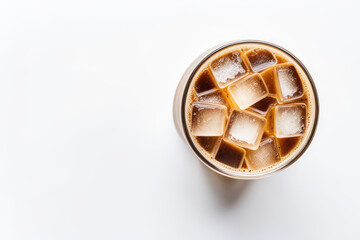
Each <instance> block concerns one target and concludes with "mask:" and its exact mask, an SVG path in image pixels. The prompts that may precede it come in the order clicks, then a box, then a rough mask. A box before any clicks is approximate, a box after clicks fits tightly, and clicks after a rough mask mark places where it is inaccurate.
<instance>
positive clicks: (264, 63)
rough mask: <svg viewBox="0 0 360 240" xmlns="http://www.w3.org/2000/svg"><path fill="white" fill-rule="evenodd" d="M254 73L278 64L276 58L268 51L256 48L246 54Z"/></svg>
mask: <svg viewBox="0 0 360 240" xmlns="http://www.w3.org/2000/svg"><path fill="white" fill-rule="evenodd" d="M245 55H246V57H247V58H248V60H249V63H250V67H251V69H252V70H253V72H260V71H262V70H264V69H266V68H269V67H271V66H274V65H275V64H276V58H275V56H274V54H272V53H271V52H270V51H269V50H267V49H262V48H256V49H252V50H250V51H248V52H246V53H245Z"/></svg>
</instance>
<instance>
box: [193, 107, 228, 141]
mask: <svg viewBox="0 0 360 240" xmlns="http://www.w3.org/2000/svg"><path fill="white" fill-rule="evenodd" d="M226 112H227V108H226V107H225V106H222V105H218V104H210V103H201V102H195V103H193V106H192V124H191V133H192V134H193V135H194V136H203V137H205V136H206V137H209V136H210V137H212V136H221V135H223V133H224V127H225V120H226Z"/></svg>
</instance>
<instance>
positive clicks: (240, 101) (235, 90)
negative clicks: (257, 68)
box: [228, 73, 269, 110]
mask: <svg viewBox="0 0 360 240" xmlns="http://www.w3.org/2000/svg"><path fill="white" fill-rule="evenodd" d="M228 89H229V93H230V95H231V97H232V99H233V100H234V102H235V103H236V104H237V105H238V107H239V108H240V109H241V110H244V109H246V108H248V107H250V106H251V105H253V104H254V103H256V102H258V101H260V100H261V99H263V98H265V97H266V96H267V95H268V93H269V91H268V89H267V87H266V84H265V82H264V80H263V79H262V77H261V75H260V74H258V73H256V74H252V75H250V76H248V77H246V78H245V79H242V80H239V81H237V82H234V83H232V84H231V85H230V86H229V88H228Z"/></svg>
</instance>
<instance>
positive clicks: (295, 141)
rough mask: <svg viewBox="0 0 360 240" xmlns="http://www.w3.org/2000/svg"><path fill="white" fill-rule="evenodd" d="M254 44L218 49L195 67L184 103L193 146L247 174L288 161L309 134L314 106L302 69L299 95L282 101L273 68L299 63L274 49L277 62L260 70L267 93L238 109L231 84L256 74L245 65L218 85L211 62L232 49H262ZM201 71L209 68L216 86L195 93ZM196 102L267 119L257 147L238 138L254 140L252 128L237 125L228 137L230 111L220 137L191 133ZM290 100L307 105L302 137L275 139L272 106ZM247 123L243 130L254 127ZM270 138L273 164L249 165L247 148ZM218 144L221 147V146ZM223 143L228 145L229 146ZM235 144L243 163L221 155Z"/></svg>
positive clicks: (208, 156) (230, 52) (210, 159)
mask: <svg viewBox="0 0 360 240" xmlns="http://www.w3.org/2000/svg"><path fill="white" fill-rule="evenodd" d="M254 45H255V47H252V45H249V47H232V48H229V49H226V51H224V53H223V54H221V51H220V53H217V54H214V55H213V57H210V58H209V60H207V61H205V62H204V63H203V65H202V66H201V67H200V69H199V70H198V72H199V73H197V74H196V75H195V77H194V81H193V84H192V87H190V92H189V94H188V98H187V99H188V103H189V104H190V105H188V104H187V106H190V107H189V108H186V109H189V110H187V116H188V117H187V119H188V123H189V124H190V125H189V131H190V136H191V137H192V139H193V142H194V143H195V146H196V148H197V149H198V150H199V151H200V153H201V154H202V155H203V156H204V157H205V158H206V159H207V160H208V161H210V162H213V163H214V164H215V165H218V166H219V167H220V166H223V167H224V166H225V167H226V168H229V169H232V170H233V171H239V172H248V173H255V172H263V171H268V170H269V169H272V168H274V167H276V166H278V165H279V164H280V165H281V163H283V162H286V161H288V160H291V159H292V156H293V155H294V153H295V152H298V150H297V149H300V150H301V146H303V143H304V141H305V140H304V139H306V138H305V137H304V136H308V134H305V133H306V132H307V128H308V127H307V122H311V121H312V119H313V118H312V117H311V115H310V114H309V112H311V114H313V110H312V109H313V108H314V106H313V105H312V98H313V92H312V86H311V83H310V82H309V81H308V78H307V76H306V73H304V72H303V71H302V70H301V71H297V74H298V78H299V79H300V81H303V80H302V79H306V82H305V83H303V84H302V85H301V87H302V88H301V89H302V92H303V94H302V96H300V97H295V95H296V94H294V96H292V97H291V98H289V99H285V101H283V100H281V95H280V94H279V90H280V87H279V86H280V84H278V80H279V79H278V78H277V77H278V76H277V75H275V74H277V72H276V68H277V67H284V66H291V65H292V66H297V67H298V65H297V63H296V62H294V61H292V59H291V57H289V56H288V55H286V54H284V53H283V52H281V51H278V50H274V52H273V53H274V56H275V58H276V59H277V65H273V66H270V67H268V68H267V69H264V70H262V71H260V72H259V73H260V75H261V77H262V79H263V81H264V83H265V85H266V87H267V88H268V91H269V93H268V94H267V95H266V96H265V97H264V98H262V99H261V100H259V101H256V102H255V103H254V104H252V105H251V106H249V107H247V108H246V109H245V110H241V109H239V106H238V105H237V104H236V102H235V101H234V99H233V97H232V96H231V92H230V91H229V89H230V86H231V85H233V84H235V83H236V82H241V81H243V80H244V79H245V78H247V77H248V76H249V75H251V74H257V73H256V72H253V70H252V69H251V68H247V71H246V73H245V74H244V75H243V76H241V77H239V78H236V77H235V80H234V79H230V80H226V81H225V82H226V83H225V84H224V85H221V84H219V82H218V81H217V80H216V77H215V75H214V72H213V70H212V66H211V64H212V63H214V62H215V61H216V60H218V59H221V58H222V57H225V56H229V55H230V54H232V53H233V52H237V51H238V52H240V51H242V52H244V53H246V52H247V51H251V50H252V49H255V48H256V49H258V48H261V45H256V44H254ZM239 46H241V45H239ZM240 56H242V57H243V59H245V61H248V60H247V59H246V57H244V55H241V54H240ZM245 66H246V64H245ZM209 69H210V70H209ZM204 70H208V71H209V72H210V77H211V78H210V79H211V80H212V81H213V82H214V83H215V87H212V88H211V89H209V90H207V91H203V92H202V93H198V92H196V91H195V85H194V83H195V80H196V79H198V77H199V75H200V74H201V73H202V72H204ZM295 70H296V68H295ZM280 75H281V74H280ZM295 79H296V77H295ZM216 85H217V86H216ZM220 85H221V86H220ZM295 85H296V84H295ZM296 86H298V85H296ZM297 92H299V91H297ZM219 93H221V94H219ZM247 94H248V93H247ZM309 96H310V97H309ZM224 100H225V101H226V102H227V104H224V102H223V101H224ZM195 102H198V103H207V104H212V105H219V103H220V104H221V105H223V106H224V107H227V108H228V111H229V113H233V112H234V111H242V112H246V113H249V114H251V115H255V116H257V117H260V118H262V119H266V120H265V127H264V131H263V132H262V134H261V136H260V137H259V139H257V138H256V140H255V141H256V142H257V141H258V142H259V143H258V146H257V148H256V147H254V145H255V144H253V145H250V147H249V145H246V144H245V143H247V142H246V141H241V140H240V139H241V138H243V139H247V140H248V141H249V142H254V140H253V139H255V136H256V134H254V133H253V131H252V130H248V131H243V129H245V128H243V129H241V130H240V131H239V129H240V128H238V129H236V127H235V128H233V132H232V133H233V135H235V136H236V135H237V134H238V135H237V138H236V137H235V136H232V137H229V135H228V134H227V132H228V130H229V126H232V124H231V114H229V113H228V115H227V117H226V118H225V127H224V131H223V134H222V135H220V136H202V137H199V136H195V135H193V134H192V129H191V123H192V107H191V106H192V104H193V103H195ZM214 103H215V104H214ZM293 103H303V104H305V105H306V109H307V110H306V113H305V115H306V116H305V128H304V129H303V133H302V134H301V136H295V137H284V138H278V137H277V136H276V134H275V132H276V131H275V130H276V129H275V124H276V119H275V117H276V116H275V115H276V114H275V109H276V107H277V106H282V105H285V104H293ZM246 124H248V126H249V128H246V129H253V128H254V125H251V122H250V121H249V122H246ZM241 125H243V124H241ZM243 126H244V125H243ZM212 134H214V133H212ZM269 138H271V139H274V140H275V143H276V144H277V147H278V156H279V159H277V158H275V160H276V161H274V163H272V164H270V163H269V164H268V165H267V166H266V167H256V166H252V167H250V166H248V165H247V163H248V162H249V154H250V151H254V152H256V151H257V150H258V149H259V148H260V146H261V144H262V142H263V141H265V140H267V139H269ZM240 142H242V143H243V144H245V146H244V145H240V144H239V143H240ZM225 143H227V144H228V145H226V144H225ZM221 144H222V145H223V146H222V147H221V148H220V145H221ZM224 144H225V145H224ZM226 146H228V148H227V147H226ZM234 146H235V147H238V148H240V149H241V150H239V149H237V148H235V149H237V152H238V154H236V158H235V159H242V160H241V161H242V163H239V164H240V165H238V164H237V162H238V160H230V157H222V156H229V155H231V154H228V155H226V154H224V152H225V149H233V147H234ZM255 146H256V145H255ZM266 146H267V145H266ZM255 148H256V150H255ZM220 149H221V150H220ZM219 150H220V151H219ZM242 150H243V151H242ZM259 153H260V152H259ZM242 154H244V157H243V158H242V157H241V156H242ZM240 157H241V158H240ZM216 158H218V159H216ZM221 159H222V161H219V160H221ZM224 159H227V160H226V161H225V160H224ZM226 162H232V163H228V164H226ZM270 162H271V161H270ZM250 165H251V163H250Z"/></svg>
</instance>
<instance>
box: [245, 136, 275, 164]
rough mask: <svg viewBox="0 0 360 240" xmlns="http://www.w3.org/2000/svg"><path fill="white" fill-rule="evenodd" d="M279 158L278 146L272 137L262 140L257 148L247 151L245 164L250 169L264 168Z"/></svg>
mask: <svg viewBox="0 0 360 240" xmlns="http://www.w3.org/2000/svg"><path fill="white" fill-rule="evenodd" d="M279 160H280V155H279V148H278V146H277V143H276V141H275V139H274V138H272V137H270V138H266V139H264V140H262V141H261V143H260V146H259V148H258V149H257V150H255V151H252V150H249V151H248V152H247V165H248V167H249V168H250V169H251V170H260V169H263V168H266V167H268V166H270V165H272V164H274V163H275V162H277V161H279Z"/></svg>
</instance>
